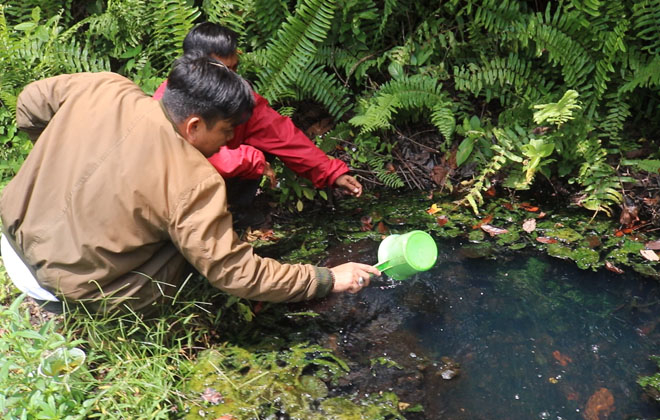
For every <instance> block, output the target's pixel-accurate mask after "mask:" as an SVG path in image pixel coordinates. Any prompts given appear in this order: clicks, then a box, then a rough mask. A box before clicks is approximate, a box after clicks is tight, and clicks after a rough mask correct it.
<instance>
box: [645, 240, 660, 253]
mask: <svg viewBox="0 0 660 420" xmlns="http://www.w3.org/2000/svg"><path fill="white" fill-rule="evenodd" d="M644 246H645V247H646V249H655V250H656V251H657V250H658V249H660V241H651V242H647V243H645V244H644Z"/></svg>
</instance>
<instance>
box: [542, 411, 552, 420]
mask: <svg viewBox="0 0 660 420" xmlns="http://www.w3.org/2000/svg"><path fill="white" fill-rule="evenodd" d="M539 418H540V419H543V420H545V419H549V418H550V413H548V412H547V411H541V412H540V413H539Z"/></svg>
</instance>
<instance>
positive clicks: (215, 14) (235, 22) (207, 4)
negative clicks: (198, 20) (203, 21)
mask: <svg viewBox="0 0 660 420" xmlns="http://www.w3.org/2000/svg"><path fill="white" fill-rule="evenodd" d="M254 3H255V2H254V1H253V0H204V1H203V2H202V5H201V9H202V11H203V12H204V13H205V14H206V16H207V20H208V21H209V22H213V23H218V24H220V25H223V26H226V27H228V28H229V29H232V30H233V31H235V32H236V33H238V34H245V32H246V27H247V25H248V22H247V19H248V18H249V17H251V16H252V14H253V13H254V11H255V9H254Z"/></svg>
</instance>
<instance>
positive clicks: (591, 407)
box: [584, 388, 614, 420]
mask: <svg viewBox="0 0 660 420" xmlns="http://www.w3.org/2000/svg"><path fill="white" fill-rule="evenodd" d="M613 411H614V396H613V395H612V393H611V392H610V391H609V390H608V389H607V388H601V389H599V390H598V391H596V392H594V394H593V395H592V396H591V397H589V400H588V401H587V405H586V407H585V410H584V418H585V419H586V420H604V419H607V418H608V417H609V415H610V413H611V412H613Z"/></svg>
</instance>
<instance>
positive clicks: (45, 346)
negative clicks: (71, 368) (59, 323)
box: [0, 296, 97, 419]
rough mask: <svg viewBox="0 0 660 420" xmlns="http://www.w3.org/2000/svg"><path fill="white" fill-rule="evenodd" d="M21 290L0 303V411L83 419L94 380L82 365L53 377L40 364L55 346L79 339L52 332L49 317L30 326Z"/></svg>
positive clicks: (69, 345) (68, 346) (8, 415)
mask: <svg viewBox="0 0 660 420" xmlns="http://www.w3.org/2000/svg"><path fill="white" fill-rule="evenodd" d="M23 298H24V296H21V297H19V298H18V299H16V300H14V302H13V303H12V304H11V305H10V306H9V307H2V308H0V310H1V312H0V320H1V322H0V325H2V327H1V328H0V331H1V332H2V334H0V357H2V365H1V366H0V413H1V414H2V417H3V418H15V419H19V418H21V419H45V418H61V419H64V418H66V419H85V418H87V417H86V416H87V414H88V413H89V411H90V406H91V403H90V400H88V398H89V397H88V394H91V393H92V391H93V389H94V387H95V386H96V385H97V384H96V383H95V382H94V381H90V380H89V379H90V378H89V373H88V372H87V369H86V368H82V369H78V370H76V371H75V372H72V373H70V374H64V375H62V376H59V377H56V378H53V377H50V376H47V375H44V374H42V373H40V365H41V364H42V363H43V361H44V360H45V359H46V358H47V357H48V355H50V354H51V353H53V352H54V351H56V350H57V349H71V348H73V347H75V346H76V345H79V344H81V341H77V340H73V339H71V338H70V337H65V336H63V335H61V334H59V333H57V332H56V324H55V322H54V321H52V320H51V321H48V322H46V323H44V324H43V325H42V326H41V327H40V328H39V329H38V330H35V329H34V328H33V327H32V325H31V323H30V314H29V312H28V311H25V310H23V309H20V308H19V306H20V304H21V303H22V301H23Z"/></svg>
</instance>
